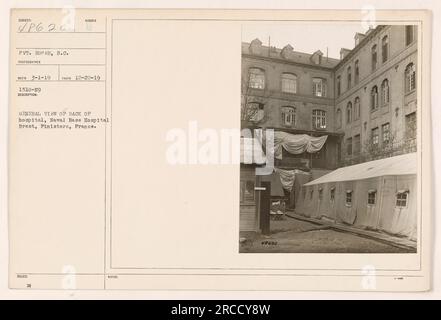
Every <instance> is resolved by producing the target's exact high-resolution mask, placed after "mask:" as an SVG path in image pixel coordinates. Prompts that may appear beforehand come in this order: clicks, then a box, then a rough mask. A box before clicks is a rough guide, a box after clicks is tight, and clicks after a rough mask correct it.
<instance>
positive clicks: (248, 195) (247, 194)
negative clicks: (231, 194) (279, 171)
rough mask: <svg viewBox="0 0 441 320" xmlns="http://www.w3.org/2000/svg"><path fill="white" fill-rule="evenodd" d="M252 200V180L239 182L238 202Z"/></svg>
mask: <svg viewBox="0 0 441 320" xmlns="http://www.w3.org/2000/svg"><path fill="white" fill-rule="evenodd" d="M253 201H254V181H251V180H247V181H243V180H242V181H241V182H240V202H253Z"/></svg>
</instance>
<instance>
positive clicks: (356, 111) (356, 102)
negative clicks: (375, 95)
mask: <svg viewBox="0 0 441 320" xmlns="http://www.w3.org/2000/svg"><path fill="white" fill-rule="evenodd" d="M353 118H354V120H358V119H359V118H360V98H359V97H355V100H354V114H353Z"/></svg>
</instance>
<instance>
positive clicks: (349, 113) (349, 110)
mask: <svg viewBox="0 0 441 320" xmlns="http://www.w3.org/2000/svg"><path fill="white" fill-rule="evenodd" d="M351 122H352V102H350V101H349V102H348V105H347V106H346V123H351Z"/></svg>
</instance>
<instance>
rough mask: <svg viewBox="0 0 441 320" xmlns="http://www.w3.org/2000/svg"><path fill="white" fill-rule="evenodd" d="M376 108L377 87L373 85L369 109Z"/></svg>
mask: <svg viewBox="0 0 441 320" xmlns="http://www.w3.org/2000/svg"><path fill="white" fill-rule="evenodd" d="M377 109H378V88H377V86H373V88H372V90H371V111H375V110H377Z"/></svg>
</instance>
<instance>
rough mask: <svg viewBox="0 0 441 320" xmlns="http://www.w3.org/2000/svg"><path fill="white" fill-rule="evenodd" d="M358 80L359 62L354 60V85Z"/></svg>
mask: <svg viewBox="0 0 441 320" xmlns="http://www.w3.org/2000/svg"><path fill="white" fill-rule="evenodd" d="M359 80H360V66H359V61H358V60H355V70H354V83H355V84H357V83H358V81H359Z"/></svg>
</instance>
